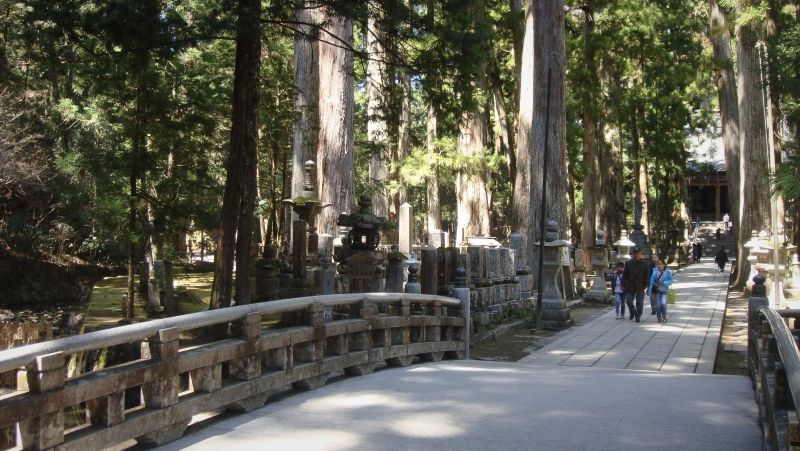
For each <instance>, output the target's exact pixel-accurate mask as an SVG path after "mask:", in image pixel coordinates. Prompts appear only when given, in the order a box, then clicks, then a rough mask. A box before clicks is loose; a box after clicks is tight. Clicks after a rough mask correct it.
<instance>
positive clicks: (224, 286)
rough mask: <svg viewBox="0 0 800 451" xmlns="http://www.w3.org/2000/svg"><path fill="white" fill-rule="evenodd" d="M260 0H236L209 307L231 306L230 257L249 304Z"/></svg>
mask: <svg viewBox="0 0 800 451" xmlns="http://www.w3.org/2000/svg"><path fill="white" fill-rule="evenodd" d="M260 16H261V2H260V0H240V1H239V19H238V26H237V33H236V67H235V69H234V79H233V118H232V119H233V120H232V122H231V150H230V153H229V154H228V163H227V179H226V180H225V193H224V195H223V199H222V213H221V218H220V228H219V237H218V240H217V253H216V254H215V256H214V285H213V288H212V291H211V302H210V305H209V308H211V309H217V308H221V307H229V306H230V305H231V299H232V296H231V294H232V291H233V261H234V257H235V258H236V270H237V274H236V301H237V302H238V303H242V304H246V303H249V302H250V244H251V243H252V232H253V211H254V208H255V193H256V187H255V180H256V176H255V174H256V166H257V164H258V102H259V90H258V80H259V78H258V72H259V67H260V65H261V27H260Z"/></svg>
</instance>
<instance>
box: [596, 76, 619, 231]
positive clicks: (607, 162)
mask: <svg viewBox="0 0 800 451" xmlns="http://www.w3.org/2000/svg"><path fill="white" fill-rule="evenodd" d="M600 75H601V77H600V84H601V85H600V86H601V91H602V92H607V93H608V97H609V98H619V97H620V96H622V95H623V92H622V89H621V86H620V79H619V76H618V75H617V74H616V73H615V72H614V70H613V66H611V65H607V64H601V70H600ZM600 127H601V129H602V133H603V139H602V140H601V141H600V143H601V145H600V147H599V149H598V150H599V152H600V154H599V165H600V173H601V174H602V175H601V177H602V182H601V183H600V185H601V188H602V194H601V195H600V204H599V217H600V219H599V226H600V228H602V229H603V230H604V231H605V232H606V245H607V246H608V245H610V243H613V242H615V241H616V240H617V239H619V238H620V236H621V232H622V229H623V228H625V225H624V221H625V177H624V174H625V168H624V163H623V144H622V137H621V132H620V128H621V127H620V125H619V124H618V123H617V122H607V123H603V124H601V125H600Z"/></svg>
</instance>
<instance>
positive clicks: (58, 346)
mask: <svg viewBox="0 0 800 451" xmlns="http://www.w3.org/2000/svg"><path fill="white" fill-rule="evenodd" d="M326 306H330V308H331V309H332V312H333V319H330V320H325V319H324V317H323V315H324V311H325V307H326ZM292 312H295V313H293V314H292ZM464 313H465V312H464V309H463V306H462V304H461V302H460V301H459V300H457V299H452V298H446V297H440V296H429V295H418V294H402V293H369V294H345V295H331V296H316V297H309V298H297V299H285V300H279V301H272V302H267V303H260V304H252V305H245V306H238V307H232V308H227V309H221V310H216V311H208V312H200V313H194V314H190V315H182V316H176V317H172V318H167V319H161V320H154V321H149V322H146V323H140V324H132V325H128V326H122V327H117V328H113V329H107V330H103V331H98V332H92V333H89V334H85V335H80V336H74V337H69V338H65V339H61V340H54V341H50V342H45V343H39V344H35V345H29V346H24V347H20V348H15V349H9V350H6V351H2V352H0V373H4V372H9V371H17V372H18V377H17V380H18V381H19V382H18V387H17V391H16V392H14V393H11V394H9V395H5V396H3V397H0V437H8V438H7V439H6V441H7V443H0V449H6V448H9V447H14V446H22V447H23V448H25V449H45V448H57V449H76V450H86V449H100V448H105V447H108V446H111V445H114V444H118V443H123V442H126V441H128V440H131V439H134V440H136V441H137V442H139V443H142V444H162V443H166V442H168V441H171V440H175V439H177V438H179V437H181V436H182V435H183V432H184V431H185V429H186V426H187V425H188V423H189V421H190V420H191V418H192V416H194V415H197V414H201V413H205V412H215V411H220V410H223V409H224V410H233V411H249V410H252V409H255V408H258V407H261V406H262V405H264V403H265V402H266V400H267V397H268V396H270V395H272V394H275V393H277V392H280V391H282V390H288V389H291V388H296V389H313V388H316V387H318V386H321V385H323V384H324V383H325V381H326V379H327V377H328V375H330V374H331V373H336V372H341V371H343V372H344V373H345V374H348V375H362V374H366V373H370V372H372V371H373V370H374V369H375V367H376V366H377V365H382V364H383V363H384V362H385V363H386V364H387V365H389V366H405V365H408V364H410V363H412V361H413V360H414V359H415V358H420V359H422V360H427V361H437V360H440V359H442V358H443V357H446V358H463V353H464V350H465V345H464V339H465V335H464V332H465V324H468V321H469V319H468V318H466V319H465V318H464V316H465V315H464ZM275 314H291V315H292V316H293V317H296V321H295V324H298V325H293V326H286V327H272V328H265V327H264V325H263V324H262V322H263V320H264V316H266V315H275ZM208 326H214V327H215V328H216V329H215V330H219V329H222V330H227V335H226V338H224V339H221V340H213V341H210V342H207V343H202V344H194V345H191V344H187V343H185V342H184V343H183V344H182V342H181V340H182V338H183V337H182V335H186V334H182V333H184V332H187V331H192V330H195V331H196V330H198V329H201V328H206V327H208ZM120 344H134V345H136V344H140V346H141V358H139V359H135V360H133V361H129V362H126V363H122V364H118V365H114V366H111V367H107V368H104V369H102V370H97V371H93V372H90V373H86V374H82V375H80V376H77V377H74V378H69V379H68V378H67V377H66V363H67V359H68V357H69V356H70V355H72V354H77V353H82V352H88V351H97V350H102V349H105V348H108V347H110V346H114V345H120ZM76 406H77V407H76ZM65 410H67V411H76V410H77V411H80V412H82V414H81V415H80V418H79V419H78V421H77V423H78V424H77V425H75V426H74V427H67V428H65ZM83 412H85V414H84V413H83ZM84 417H85V418H84ZM68 423H76V421H75V419H74V418H70V419H68ZM67 426H71V425H70V424H68V425H67ZM0 441H2V439H0Z"/></svg>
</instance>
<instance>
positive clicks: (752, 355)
mask: <svg viewBox="0 0 800 451" xmlns="http://www.w3.org/2000/svg"><path fill="white" fill-rule="evenodd" d="M765 280H766V279H765V278H764V276H762V275H760V274H759V275H757V276H755V277H753V282H754V283H755V284H754V285H753V289H752V291H751V294H750V300H749V301H748V303H747V361H748V362H750V363H749V365H748V367H749V370H750V378H751V379H752V380H753V381H755V380H756V378H757V377H758V374H757V372H756V370H757V368H758V367H757V363H756V358H757V357H756V356H757V355H758V352H757V350H756V347H757V346H759V343H757V342H756V331H760V330H761V316H760V315H759V310H761V308H762V307H765V306H768V305H769V299H767V288H766V287H765V286H764V281H765Z"/></svg>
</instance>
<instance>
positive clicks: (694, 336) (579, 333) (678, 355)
mask: <svg viewBox="0 0 800 451" xmlns="http://www.w3.org/2000/svg"><path fill="white" fill-rule="evenodd" d="M729 277H730V273H729V272H728V271H725V272H724V273H723V274H720V273H719V270H718V269H717V266H716V264H715V263H714V261H713V258H711V257H706V258H704V259H702V260H701V261H700V262H699V263H695V264H692V265H690V266H688V267H686V268H684V269H682V270H680V271H677V272H675V273H674V282H673V288H675V292H676V301H675V304H672V305H669V306H667V317H668V319H669V321H668V322H667V323H666V324H660V323H658V322H657V321H656V317H655V315H650V305H649V300H648V299H645V302H644V303H645V312H644V314H643V315H642V318H641V323H639V324H637V323H636V322H634V321H631V320H628V319H627V318H625V319H617V318H615V315H614V310H613V308H612V309H611V310H610V311H608V312H606V313H605V314H604V315H601V316H600V317H598V318H596V319H595V320H593V321H591V322H589V323H586V324H584V325H582V326H575V327H572V328H570V329H567V330H564V331H562V332H561V333H560V334H559V335H558V337H557V338H556V339H554V340H553V341H552V342H550V343H549V344H548V345H546V346H544V347H543V348H541V349H539V350H536V351H533V352H532V353H531V354H530V355H528V356H526V357H523V358H522V359H521V360H520V363H532V364H537V365H555V366H586V367H591V366H597V367H602V368H619V369H626V368H627V369H646V370H653V371H667V372H681V373H683V372H687V373H702V374H711V373H712V372H713V370H714V358H715V357H716V353H717V344H718V343H719V335H720V332H721V328H722V319H723V316H724V314H725V301H726V299H727V293H728V280H729Z"/></svg>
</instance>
